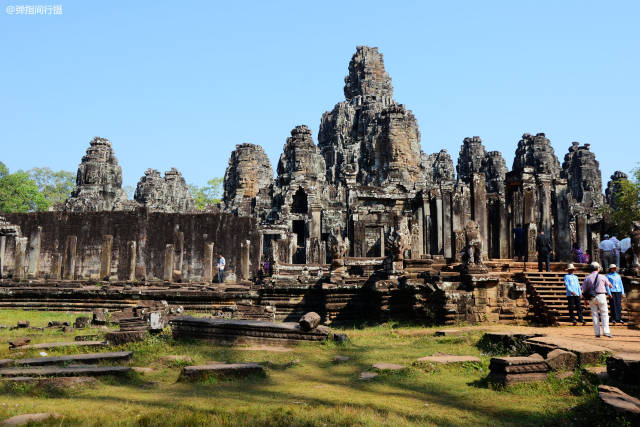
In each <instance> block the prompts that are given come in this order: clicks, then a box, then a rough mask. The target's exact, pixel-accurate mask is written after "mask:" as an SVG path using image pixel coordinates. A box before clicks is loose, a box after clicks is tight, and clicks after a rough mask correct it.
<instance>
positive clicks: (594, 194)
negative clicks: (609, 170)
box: [561, 142, 604, 213]
mask: <svg viewBox="0 0 640 427" xmlns="http://www.w3.org/2000/svg"><path fill="white" fill-rule="evenodd" d="M561 176H562V177H563V178H566V179H567V185H568V188H569V194H570V195H571V198H572V199H573V201H574V202H576V203H579V204H580V205H581V207H582V208H583V210H585V211H586V212H587V213H595V211H597V210H598V209H600V208H601V207H602V204H603V202H604V198H603V196H602V174H601V173H600V164H599V163H598V161H597V160H596V156H595V154H593V153H592V152H591V150H590V144H585V145H580V143H579V142H573V143H572V144H571V147H569V152H568V153H567V154H566V155H565V156H564V162H563V163H562V173H561ZM573 207H574V206H572V209H573Z"/></svg>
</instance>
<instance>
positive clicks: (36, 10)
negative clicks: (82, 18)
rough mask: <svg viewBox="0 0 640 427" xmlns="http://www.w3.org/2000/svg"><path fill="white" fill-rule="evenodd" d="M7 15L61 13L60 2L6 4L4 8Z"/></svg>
mask: <svg viewBox="0 0 640 427" xmlns="http://www.w3.org/2000/svg"><path fill="white" fill-rule="evenodd" d="M5 11H6V13H7V15H62V5H61V4H46V5H45V4H38V5H24V4H16V5H12V4H10V5H8V6H7V7H6V9H5Z"/></svg>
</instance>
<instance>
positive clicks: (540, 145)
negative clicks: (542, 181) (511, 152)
mask: <svg viewBox="0 0 640 427" xmlns="http://www.w3.org/2000/svg"><path fill="white" fill-rule="evenodd" d="M525 167H532V168H533V170H534V172H535V173H536V174H540V173H545V174H549V175H551V177H552V178H555V177H557V176H559V175H560V162H559V161H558V158H557V157H556V155H555V153H554V151H553V147H552V146H551V141H549V139H548V138H547V137H546V136H545V134H544V133H537V134H536V136H532V135H530V134H528V133H525V134H524V135H522V139H521V140H520V141H518V148H517V149H516V155H515V157H514V159H513V172H515V173H521V172H522V171H523V170H524V168H525Z"/></svg>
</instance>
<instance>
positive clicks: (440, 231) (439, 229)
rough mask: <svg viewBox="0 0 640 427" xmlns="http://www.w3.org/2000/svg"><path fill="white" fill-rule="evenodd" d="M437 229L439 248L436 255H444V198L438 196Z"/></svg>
mask: <svg viewBox="0 0 640 427" xmlns="http://www.w3.org/2000/svg"><path fill="white" fill-rule="evenodd" d="M436 229H437V236H438V241H437V247H436V254H438V255H441V254H443V249H444V226H443V224H442V196H441V195H440V194H438V196H437V197H436Z"/></svg>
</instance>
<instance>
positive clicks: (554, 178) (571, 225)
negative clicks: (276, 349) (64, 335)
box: [0, 46, 627, 322]
mask: <svg viewBox="0 0 640 427" xmlns="http://www.w3.org/2000/svg"><path fill="white" fill-rule="evenodd" d="M344 96H345V98H344V100H341V101H339V102H338V103H337V104H336V105H335V106H334V107H333V108H332V109H331V110H330V111H327V112H325V113H324V114H323V115H322V118H321V124H320V129H319V131H318V136H317V144H316V143H315V142H314V140H313V134H312V131H311V130H310V129H309V128H308V127H307V126H305V125H300V126H296V127H295V128H294V129H293V130H292V131H291V134H290V136H288V137H287V138H286V140H285V143H284V148H283V151H282V154H281V156H280V159H279V161H278V164H277V168H276V171H275V175H274V170H273V168H272V165H271V162H270V160H269V158H268V157H267V155H266V153H265V151H264V150H263V149H262V147H260V146H259V145H254V144H250V143H243V144H239V145H237V146H236V148H235V150H233V152H232V153H231V156H230V159H229V164H228V167H227V170H226V172H225V175H224V186H223V188H224V194H223V200H222V202H221V204H220V206H219V207H218V208H217V209H209V210H206V211H197V210H196V209H195V204H194V201H193V199H192V197H191V195H190V193H189V190H188V188H187V185H186V183H185V180H184V178H183V177H182V175H181V174H180V172H179V171H177V170H176V169H171V170H170V171H167V172H166V173H165V174H164V177H163V176H161V174H160V172H158V171H157V170H154V169H148V170H147V171H146V172H145V173H144V176H143V177H142V178H141V179H140V182H139V183H138V185H137V188H136V191H135V196H134V199H133V200H127V197H126V195H125V193H124V191H123V190H122V170H121V168H120V166H119V165H118V161H117V159H116V157H115V155H114V150H113V148H112V146H111V142H110V141H108V140H107V139H104V138H99V137H96V138H94V139H93V140H92V141H91V142H90V147H89V149H88V150H87V153H86V155H85V156H84V157H83V158H82V161H81V163H80V165H79V167H78V175H77V180H76V187H75V188H74V190H73V192H72V194H71V197H70V198H69V199H68V200H67V201H66V203H65V204H64V206H60V207H59V209H58V210H56V211H51V212H41V213H30V214H7V215H5V217H6V220H4V221H3V222H2V223H0V236H2V237H1V238H2V246H1V247H0V260H1V262H2V264H0V265H1V272H2V276H3V277H4V279H3V282H2V283H3V284H4V285H7V286H8V284H9V283H20V281H24V280H26V279H31V280H32V282H30V283H32V284H33V286H32V287H35V288H38V289H40V288H42V289H49V288H50V286H49V285H50V284H51V283H52V281H55V282H60V283H62V282H64V281H65V280H66V281H75V282H88V281H93V282H96V281H106V282H107V283H109V285H108V286H107V287H105V288H104V289H106V291H104V292H106V294H105V293H104V292H103V293H102V294H100V293H98V292H94V291H93V290H91V289H89V288H86V289H84V288H83V290H77V291H74V292H75V293H74V292H71V293H72V294H74V295H75V297H74V298H75V299H76V300H77V299H78V298H89V299H92V298H93V299H97V300H100V299H103V300H104V301H106V300H108V301H110V302H109V304H115V305H118V304H124V302H122V301H124V300H126V299H127V298H133V295H134V294H136V292H138V294H137V295H138V297H140V295H143V297H142V298H149V299H153V298H154V295H156V297H157V296H158V295H162V296H163V298H164V299H167V300H170V301H172V298H173V300H174V301H178V302H181V303H184V304H185V305H186V306H188V307H191V308H193V309H204V308H206V307H209V308H211V307H214V306H216V307H217V306H218V305H220V304H228V303H232V302H233V301H236V302H237V301H241V300H242V301H245V302H247V301H250V302H251V304H256V305H269V306H275V307H276V310H277V311H276V313H277V315H276V316H277V317H279V318H287V317H289V316H294V315H297V313H303V312H306V311H311V310H312V311H316V312H318V313H321V315H322V316H323V317H324V319H325V321H331V320H350V321H355V320H358V319H365V320H372V321H383V320H385V319H389V318H407V319H411V320H422V321H427V320H428V321H437V322H454V321H460V320H469V321H483V320H496V321H506V322H519V321H524V320H526V319H529V320H531V319H532V318H536V319H538V320H539V318H541V317H544V315H545V314H544V312H545V310H541V309H540V304H544V303H545V302H544V298H543V297H542V296H541V294H538V293H536V291H535V289H534V288H531V286H532V285H531V283H533V282H534V280H533V279H531V277H533V276H531V277H529V278H527V277H528V276H526V271H527V262H529V263H531V262H533V261H535V260H536V250H535V239H536V236H537V234H538V232H539V231H544V232H545V233H546V234H548V235H549V236H550V237H551V241H552V244H553V248H554V256H555V259H554V261H561V262H566V261H570V260H571V246H572V244H574V243H575V242H577V243H578V244H579V246H580V247H581V248H583V249H585V250H587V249H588V250H590V251H591V253H592V255H593V258H594V260H598V256H599V254H598V251H597V247H598V243H599V241H600V236H601V234H602V233H603V232H604V231H605V226H606V225H605V224H603V221H602V207H603V206H604V205H605V204H608V205H610V206H613V207H615V198H614V197H613V194H614V191H615V189H616V188H618V186H619V185H620V184H619V183H620V181H621V180H624V179H627V177H626V175H625V174H623V173H622V172H616V173H615V174H614V175H613V176H612V177H611V181H610V182H609V183H608V184H607V187H606V188H607V190H606V194H603V184H602V178H601V172H600V169H599V164H598V161H597V160H596V158H595V154H594V153H593V152H591V150H590V146H589V144H583V145H581V144H580V143H579V142H573V143H571V145H570V146H569V147H568V152H567V153H566V154H565V156H564V159H563V162H562V164H561V163H560V161H559V159H558V157H557V156H556V153H555V151H554V149H553V148H552V146H551V142H550V140H549V138H547V136H546V135H545V134H544V133H536V134H529V133H524V134H523V135H522V137H521V138H520V140H519V141H518V142H517V147H516V151H515V157H514V160H513V164H512V166H511V170H509V169H508V167H507V164H506V162H505V159H504V158H503V156H502V154H501V153H500V152H498V151H490V150H489V149H488V147H485V145H484V143H483V141H482V139H481V138H480V137H478V136H472V137H467V138H464V140H463V141H462V145H461V148H460V152H459V155H458V158H457V163H456V164H455V166H454V161H453V159H452V157H451V155H450V154H449V153H448V152H447V151H446V150H437V149H436V150H434V152H433V153H431V154H428V153H425V152H423V151H422V148H421V147H422V145H421V141H420V131H419V129H418V123H417V120H416V118H415V116H414V115H413V113H412V112H411V110H409V109H408V108H407V107H406V106H405V105H403V104H400V103H398V102H397V101H396V100H395V99H394V96H393V86H392V84H391V78H390V76H389V75H388V73H387V72H386V70H385V67H384V61H383V57H382V54H381V53H380V52H379V51H378V49H377V48H373V47H367V46H359V47H357V49H356V53H355V54H354V55H353V57H352V58H351V61H350V63H349V67H348V75H347V76H346V77H345V84H344ZM425 145H427V146H428V144H425ZM517 227H521V228H522V229H523V230H524V232H525V236H526V242H525V248H524V249H525V254H524V255H525V260H526V261H527V262H525V263H516V262H515V261H514V256H515V248H514V245H513V237H512V230H513V229H515V228H517ZM23 236H24V237H23ZM218 252H221V253H224V254H225V256H226V257H227V261H228V266H229V268H228V271H227V279H226V280H225V281H226V282H230V283H232V284H233V286H235V288H233V287H232V288H229V287H228V286H230V285H228V284H226V285H225V286H226V287H214V284H213V283H212V280H213V277H214V276H215V274H214V273H213V271H214V269H215V255H216V254H217V253H218ZM265 261H268V262H269V265H270V271H263V263H264V262H265ZM529 268H530V266H529ZM523 274H524V275H523ZM530 279H531V280H530ZM219 285H220V286H222V285H223V284H219ZM150 286H151V287H154V288H153V289H155V291H154V292H155V293H154V292H151V288H150ZM111 287H113V294H109V289H110V288H111ZM116 290H117V291H118V292H120V293H119V296H116V293H117V292H116ZM46 292H49V293H51V294H55V295H58V296H57V297H56V296H55V295H54V296H50V298H51V299H52V300H55V299H56V298H58V299H60V300H61V301H67V299H68V298H71V297H69V296H68V295H66V296H65V295H62V296H61V295H60V294H59V293H58V294H57V293H55V292H52V291H46ZM34 293H36V291H35V290H33V289H32V288H29V287H17V288H15V289H13V290H12V295H13V298H15V299H16V301H17V300H19V299H20V298H29V297H32V296H33V295H34ZM19 295H22V297H20V296H19ZM100 295H102V296H100ZM104 295H107V296H104ZM123 295H124V296H123ZM72 299H73V298H72ZM104 301H103V303H104V304H107V303H106V302H104ZM117 301H120V303H118V302H117ZM16 304H18V303H16ZM536 305H537V306H536ZM203 307H204V308H203ZM541 313H542V314H541Z"/></svg>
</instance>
